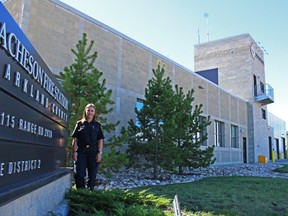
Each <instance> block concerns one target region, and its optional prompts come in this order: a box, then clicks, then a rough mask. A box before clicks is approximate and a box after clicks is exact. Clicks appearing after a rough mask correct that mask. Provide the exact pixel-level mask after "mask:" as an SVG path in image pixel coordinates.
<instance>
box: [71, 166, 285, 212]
mask: <svg viewBox="0 0 288 216" xmlns="http://www.w3.org/2000/svg"><path fill="white" fill-rule="evenodd" d="M277 171H279V172H287V171H288V165H285V166H283V168H281V169H280V170H277ZM176 194H177V196H178V198H179V202H180V208H181V211H182V212H183V215H197V216H199V215H201V216H212V215H225V216H227V215H229V216H230V215H239V216H241V215H243V216H244V215H245V216H250V215H252V216H253V215H255V216H256V215H257V216H258V215H261V216H266V215H267V216H271V215H274V216H276V215H279V216H280V215H281V216H285V215H287V216H288V178H261V177H235V176H234V177H233V176H232V177H210V178H205V179H202V180H199V181H195V182H192V183H182V184H171V185H162V186H146V187H140V188H134V189H131V190H125V191H124V190H110V191H95V192H90V191H87V190H86V191H81V190H73V189H72V190H71V191H70V192H68V193H67V198H68V200H69V201H70V207H71V211H70V215H77V216H84V215H85V216H87V215H95V216H104V215H105V216H110V215H111V216H112V215H115V216H138V215H139V216H158V215H159V216H162V215H163V216H165V215H166V216H172V215H174V214H173V208H172V200H173V198H174V196H175V195H176Z"/></svg>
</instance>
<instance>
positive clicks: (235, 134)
mask: <svg viewBox="0 0 288 216" xmlns="http://www.w3.org/2000/svg"><path fill="white" fill-rule="evenodd" d="M238 131H239V130H238V127H237V126H235V125H231V147H232V148H239V142H238V140H239V139H238Z"/></svg>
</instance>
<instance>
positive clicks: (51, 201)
mask: <svg viewBox="0 0 288 216" xmlns="http://www.w3.org/2000/svg"><path fill="white" fill-rule="evenodd" d="M71 182H72V181H71V174H67V175H65V176H62V177H61V178H59V179H57V180H56V181H54V182H52V183H49V184H47V185H45V186H43V187H41V188H39V189H37V190H34V191H33V192H31V193H28V194H26V195H24V196H22V197H20V198H18V199H15V200H14V201H12V202H10V203H8V204H6V205H3V206H1V207H0V215H3V216H4V215H7V216H8V215H9V216H28V215H29V216H41V215H43V216H46V215H47V213H48V212H50V211H52V210H53V209H54V208H55V207H56V206H57V205H58V204H59V203H60V202H61V201H62V200H63V199H64V195H65V193H66V191H67V190H68V189H70V188H71Z"/></svg>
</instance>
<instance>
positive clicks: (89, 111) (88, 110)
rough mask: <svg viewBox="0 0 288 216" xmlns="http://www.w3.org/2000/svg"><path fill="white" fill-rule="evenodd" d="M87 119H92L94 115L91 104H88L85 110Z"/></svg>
mask: <svg viewBox="0 0 288 216" xmlns="http://www.w3.org/2000/svg"><path fill="white" fill-rule="evenodd" d="M85 113H86V118H87V120H90V121H91V120H92V119H93V118H94V116H95V109H94V107H92V106H89V107H87V108H86V110H85Z"/></svg>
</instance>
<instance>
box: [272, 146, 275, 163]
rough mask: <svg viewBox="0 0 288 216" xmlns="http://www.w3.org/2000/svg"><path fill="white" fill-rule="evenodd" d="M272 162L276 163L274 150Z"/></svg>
mask: <svg viewBox="0 0 288 216" xmlns="http://www.w3.org/2000/svg"><path fill="white" fill-rule="evenodd" d="M272 162H275V153H274V149H273V150H272Z"/></svg>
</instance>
